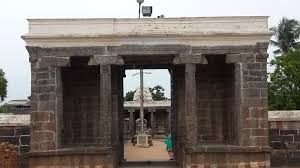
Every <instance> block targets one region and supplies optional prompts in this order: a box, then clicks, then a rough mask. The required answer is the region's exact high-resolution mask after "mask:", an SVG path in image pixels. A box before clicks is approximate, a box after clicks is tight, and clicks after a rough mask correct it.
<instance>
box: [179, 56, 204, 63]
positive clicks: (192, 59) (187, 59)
mask: <svg viewBox="0 0 300 168" xmlns="http://www.w3.org/2000/svg"><path fill="white" fill-rule="evenodd" d="M207 63H208V62H207V60H206V58H205V56H202V55H200V54H199V55H177V56H176V57H175V58H174V60H173V64H207Z"/></svg>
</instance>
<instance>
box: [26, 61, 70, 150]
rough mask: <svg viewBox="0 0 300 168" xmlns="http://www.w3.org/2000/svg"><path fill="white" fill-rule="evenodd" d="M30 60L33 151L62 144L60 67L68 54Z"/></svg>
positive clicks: (57, 146) (54, 147)
mask: <svg viewBox="0 0 300 168" xmlns="http://www.w3.org/2000/svg"><path fill="white" fill-rule="evenodd" d="M30 62H31V98H30V100H31V110H32V111H31V113H30V115H31V141H30V144H31V149H30V150H31V151H32V152H34V151H47V150H53V149H57V148H60V147H61V137H60V136H61V119H62V114H61V109H62V107H61V106H62V104H61V100H62V94H61V79H60V68H59V67H62V66H67V65H68V63H69V58H68V57H64V58H57V57H55V56H51V57H50V56H40V58H39V59H37V58H35V57H32V56H31V57H30Z"/></svg>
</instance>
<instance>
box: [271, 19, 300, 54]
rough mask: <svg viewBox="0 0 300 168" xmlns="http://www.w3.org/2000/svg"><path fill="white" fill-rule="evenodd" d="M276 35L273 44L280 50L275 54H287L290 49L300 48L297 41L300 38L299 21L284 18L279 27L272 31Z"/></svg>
mask: <svg viewBox="0 0 300 168" xmlns="http://www.w3.org/2000/svg"><path fill="white" fill-rule="evenodd" d="M270 30H271V31H272V32H273V33H274V38H275V40H271V44H272V45H274V46H276V47H278V48H279V49H278V50H276V51H274V53H275V54H280V53H287V52H288V51H289V49H296V48H298V47H299V42H298V41H297V40H298V39H299V36H300V24H299V22H298V21H297V20H294V19H287V18H282V20H281V21H280V23H279V24H278V26H277V27H272V28H271V29H270Z"/></svg>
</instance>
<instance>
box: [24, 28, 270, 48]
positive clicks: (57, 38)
mask: <svg viewBox="0 0 300 168" xmlns="http://www.w3.org/2000/svg"><path fill="white" fill-rule="evenodd" d="M271 36H272V34H271V33H270V32H259V33H257V32H256V33H250V32H249V33H234V32H230V33H202V34H199V33H197V34H184V35H183V34H163V35H162V34H147V35H146V34H144V35H137V34H135V35H50V36H48V35H30V34H28V35H24V36H22V39H23V40H24V41H25V42H26V44H27V46H37V47H76V46H79V47H82V46H112V45H114V46H120V45H126V44H129V45H132V44H133V45H136V44H141V43H140V41H143V45H164V44H167V45H170V44H171V45H178V44H179V45H181V44H182V45H190V46H199V45H201V43H204V42H207V41H209V42H210V43H205V44H207V45H208V46H215V45H233V46H236V45H255V44H256V43H257V42H269V39H270V37H271ZM232 41H239V43H236V44H234V43H232Z"/></svg>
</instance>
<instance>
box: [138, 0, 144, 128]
mask: <svg viewBox="0 0 300 168" xmlns="http://www.w3.org/2000/svg"><path fill="white" fill-rule="evenodd" d="M136 2H137V3H138V4H139V19H140V18H141V5H142V3H144V0H136ZM140 119H141V133H144V72H143V69H142V68H141V69H140Z"/></svg>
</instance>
